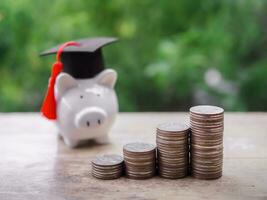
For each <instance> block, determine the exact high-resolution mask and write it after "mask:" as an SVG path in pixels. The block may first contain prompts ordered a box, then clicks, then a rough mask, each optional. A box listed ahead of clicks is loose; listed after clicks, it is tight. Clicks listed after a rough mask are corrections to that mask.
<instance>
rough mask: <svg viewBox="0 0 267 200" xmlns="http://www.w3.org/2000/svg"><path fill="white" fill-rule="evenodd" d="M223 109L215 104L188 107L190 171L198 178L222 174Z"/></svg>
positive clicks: (214, 176) (217, 176)
mask: <svg viewBox="0 0 267 200" xmlns="http://www.w3.org/2000/svg"><path fill="white" fill-rule="evenodd" d="M223 119H224V110H223V109H222V108H220V107H216V106H204V105H203V106H195V107H192V108H190V124H191V154H190V156H191V173H192V175H193V176H194V177H196V178H199V179H216V178H219V177H221V176H222V164H223V129H224V123H223Z"/></svg>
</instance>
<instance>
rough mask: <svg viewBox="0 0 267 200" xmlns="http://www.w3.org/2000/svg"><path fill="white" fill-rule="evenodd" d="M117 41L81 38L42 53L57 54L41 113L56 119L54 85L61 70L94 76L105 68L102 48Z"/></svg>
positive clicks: (74, 74)
mask: <svg viewBox="0 0 267 200" xmlns="http://www.w3.org/2000/svg"><path fill="white" fill-rule="evenodd" d="M115 41H117V39H116V38H91V39H80V40H77V41H71V42H66V43H63V44H61V45H59V46H56V47H53V48H51V49H49V50H47V51H44V52H42V53H41V54H40V55H41V56H45V55H50V54H57V55H56V62H55V63H54V64H53V67H52V70H51V76H50V78H49V84H48V89H47V92H46V96H45V99H44V101H43V104H42V107H41V113H42V114H43V115H44V116H45V117H46V118H48V119H52V120H54V119H56V118H57V116H56V99H55V94H54V86H55V82H56V77H57V76H58V74H59V73H60V72H62V71H63V72H66V73H68V74H70V75H71V76H73V77H74V78H78V79H85V78H92V77H94V76H95V75H97V74H98V73H99V72H101V71H102V70H103V69H104V60H103V56H102V51H101V48H102V47H104V46H106V45H108V44H110V43H113V42H115Z"/></svg>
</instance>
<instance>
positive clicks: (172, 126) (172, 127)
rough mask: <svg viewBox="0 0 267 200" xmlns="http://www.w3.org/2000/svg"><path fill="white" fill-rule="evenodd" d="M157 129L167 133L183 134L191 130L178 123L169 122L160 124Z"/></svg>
mask: <svg viewBox="0 0 267 200" xmlns="http://www.w3.org/2000/svg"><path fill="white" fill-rule="evenodd" d="M157 129H158V130H160V131H166V132H183V131H187V130H189V126H188V125H186V124H182V123H178V122H167V123H164V124H160V125H159V126H158V127H157Z"/></svg>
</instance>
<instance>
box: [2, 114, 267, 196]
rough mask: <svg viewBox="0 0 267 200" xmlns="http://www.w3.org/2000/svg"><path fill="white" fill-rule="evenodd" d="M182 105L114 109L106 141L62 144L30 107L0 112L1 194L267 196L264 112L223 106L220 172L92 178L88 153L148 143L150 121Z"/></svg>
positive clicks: (173, 117) (179, 117) (175, 117)
mask: <svg viewBox="0 0 267 200" xmlns="http://www.w3.org/2000/svg"><path fill="white" fill-rule="evenodd" d="M188 118H189V116H188V114H187V113H121V114H119V116H118V118H117V121H116V123H115V126H114V127H113V129H112V131H111V133H110V140H111V142H110V144H107V145H96V144H94V143H89V144H88V145H87V146H83V147H82V148H79V149H69V148H68V147H67V146H65V145H64V144H63V142H62V141H61V140H58V139H57V136H56V129H55V127H54V124H53V123H51V122H49V121H46V120H45V119H43V118H41V117H40V116H39V114H36V113H27V114H26V113H10V114H0V152H1V159H0V199H1V200H2V199H50V200H57V199H140V200H141V199H142V200H146V199H147V200H152V199H165V200H169V199H187V200H190V199H206V200H207V199H212V200H214V199H267V113H226V114H225V133H224V167H223V177H222V178H220V179H217V180H212V181H204V180H197V179H194V178H192V177H187V178H184V179H178V180H168V179H163V178H160V177H154V178H152V179H148V180H130V179H127V178H124V177H123V178H120V179H117V180H109V181H103V180H97V179H95V178H93V177H92V176H91V174H90V172H91V166H90V160H91V159H92V157H94V156H95V155H97V154H103V153H119V154H122V146H123V144H125V143H128V142H133V141H144V142H151V143H155V127H156V126H157V124H159V123H162V122H168V121H181V122H183V121H187V122H188V121H189V119H188Z"/></svg>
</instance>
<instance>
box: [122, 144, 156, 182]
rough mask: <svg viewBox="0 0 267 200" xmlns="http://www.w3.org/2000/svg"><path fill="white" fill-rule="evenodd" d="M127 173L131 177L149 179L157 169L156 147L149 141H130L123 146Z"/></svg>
mask: <svg viewBox="0 0 267 200" xmlns="http://www.w3.org/2000/svg"><path fill="white" fill-rule="evenodd" d="M123 156H124V163H125V173H126V176H127V177H128V178H131V179H147V178H151V177H153V176H154V174H155V171H156V147H155V145H153V144H147V143H141V142H136V143H129V144H126V145H124V146H123Z"/></svg>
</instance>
